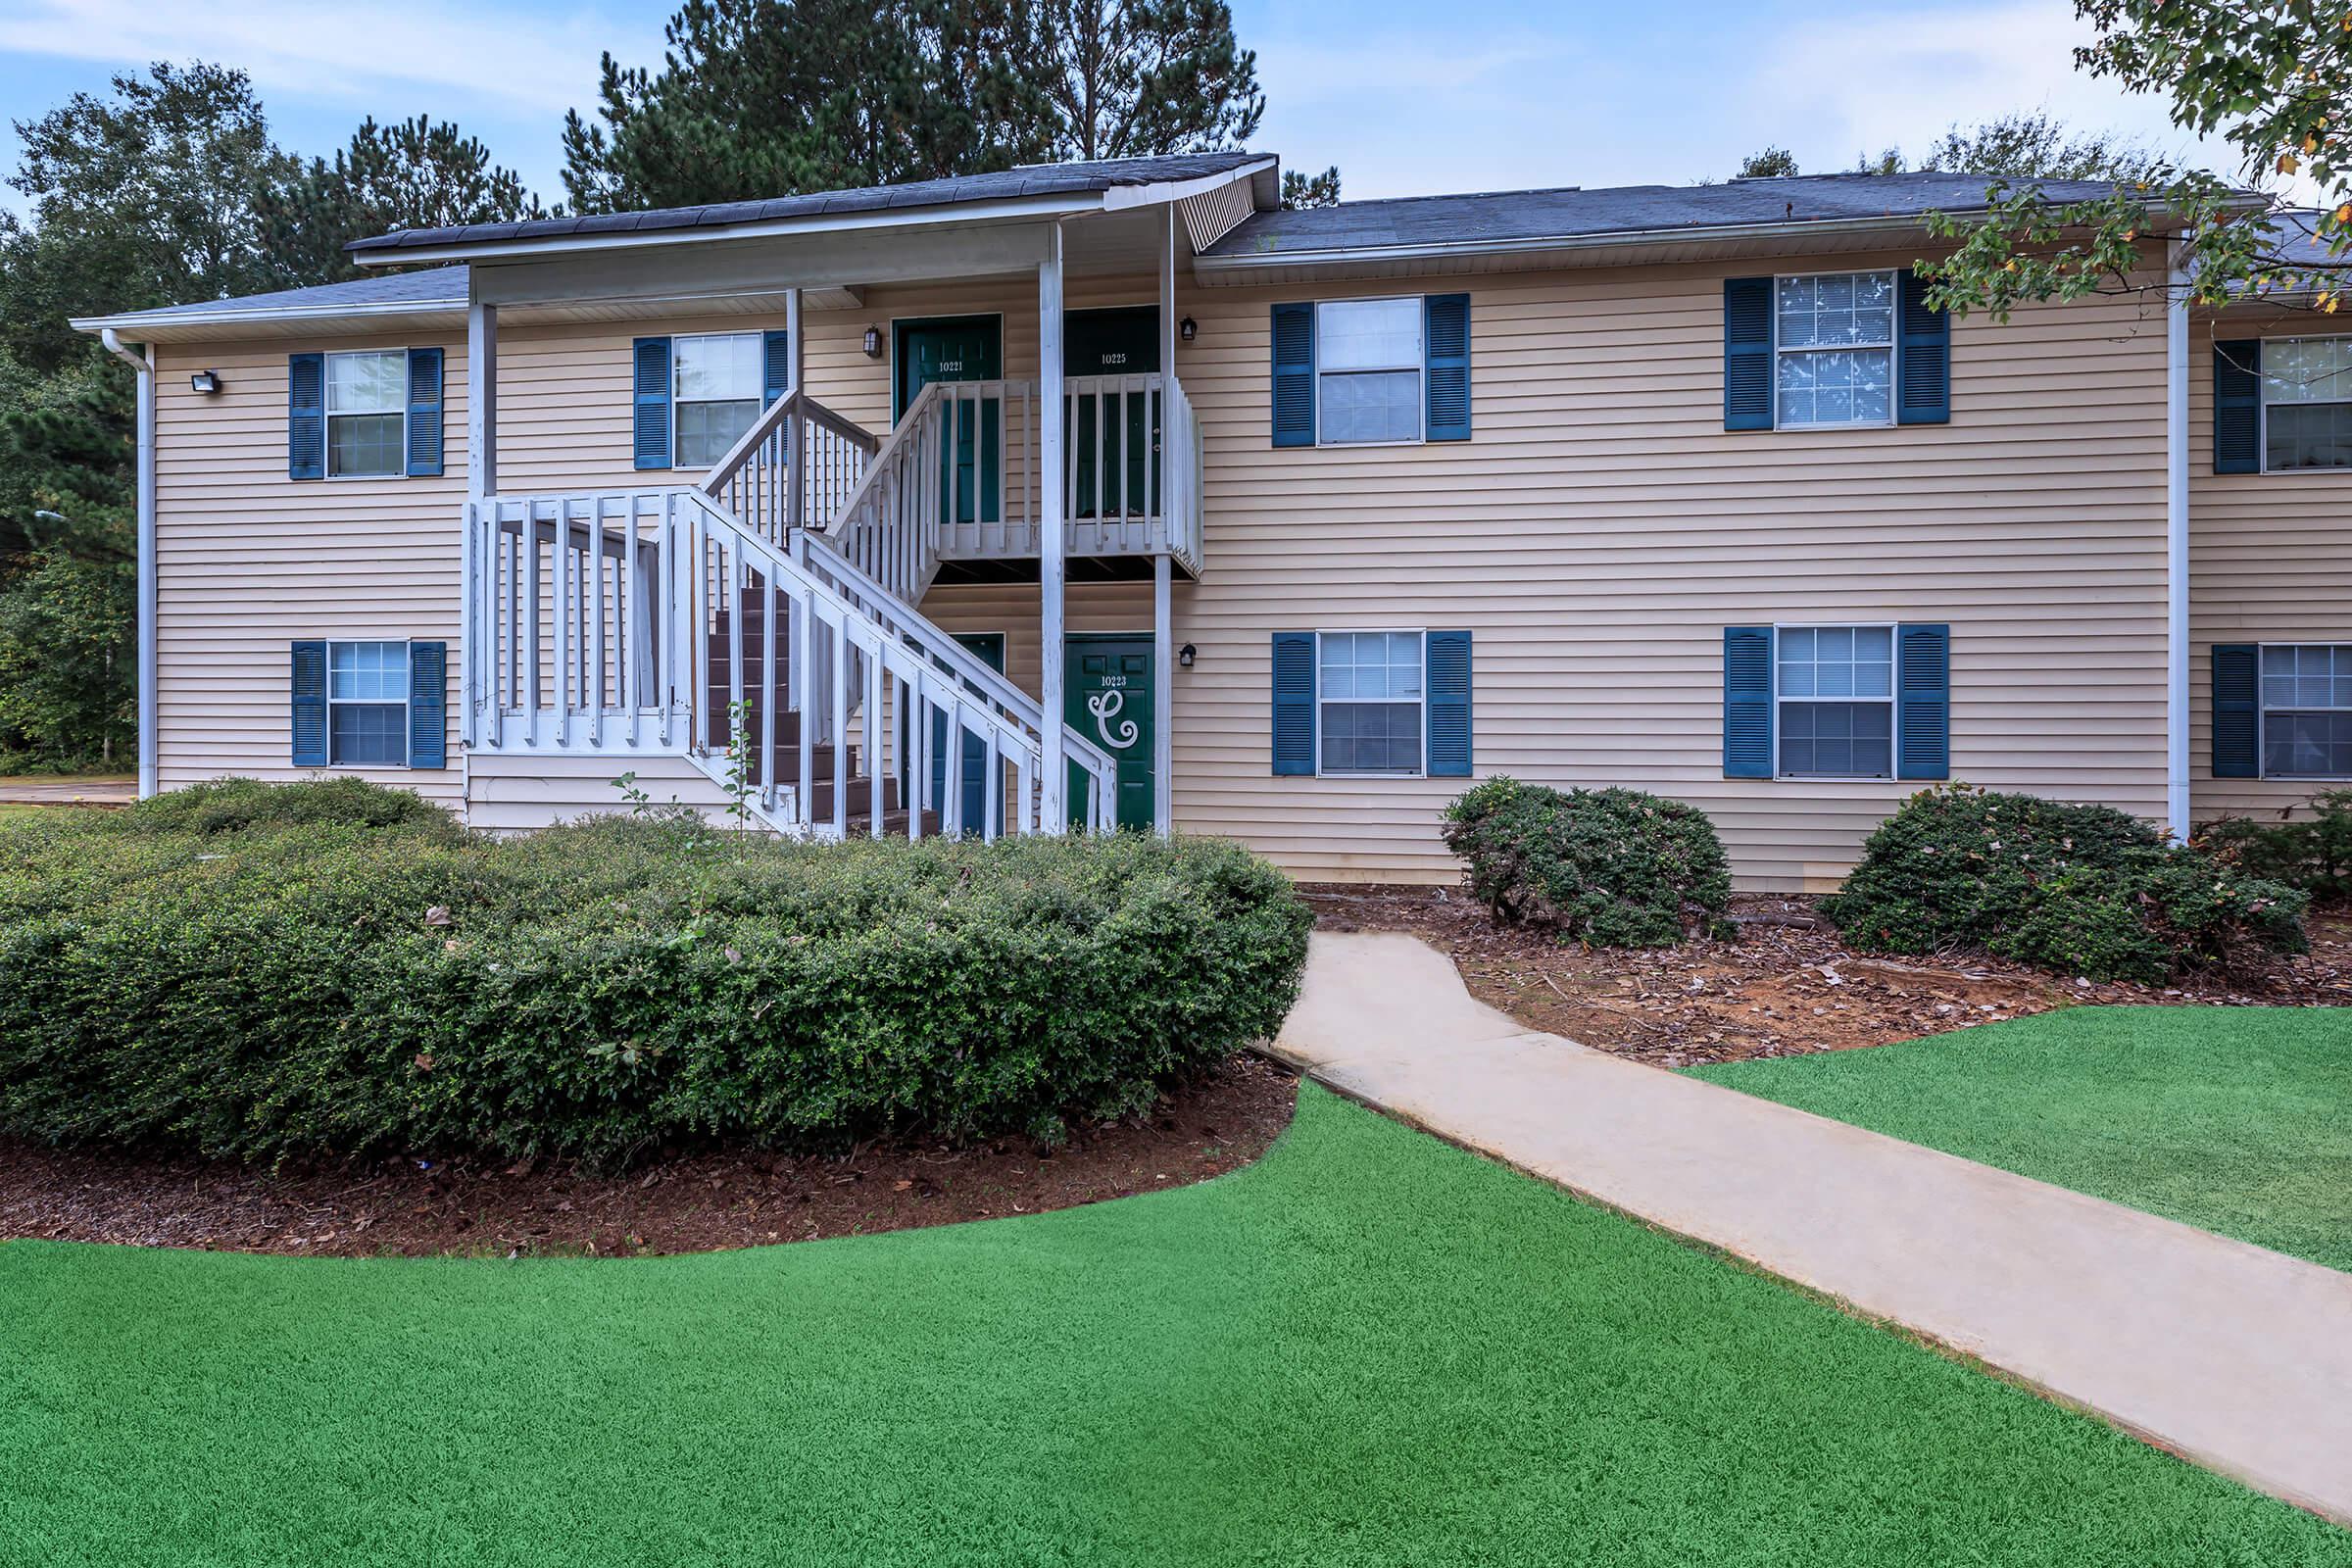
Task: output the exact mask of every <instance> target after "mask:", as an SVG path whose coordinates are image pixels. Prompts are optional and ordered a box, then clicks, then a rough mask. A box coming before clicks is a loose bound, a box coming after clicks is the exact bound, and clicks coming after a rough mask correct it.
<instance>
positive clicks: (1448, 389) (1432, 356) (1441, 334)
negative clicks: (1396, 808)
mask: <svg viewBox="0 0 2352 1568" xmlns="http://www.w3.org/2000/svg"><path fill="white" fill-rule="evenodd" d="M1421 313H1422V325H1423V329H1424V330H1423V341H1424V342H1425V343H1426V344H1427V345H1428V349H1427V354H1428V362H1429V363H1428V381H1429V422H1428V425H1427V427H1426V429H1425V430H1424V431H1423V434H1425V435H1426V436H1427V437H1428V438H1429V439H1430V440H1432V441H1467V440H1469V439H1470V296H1469V295H1467V294H1432V295H1430V296H1428V298H1426V299H1424V300H1423V301H1422V302H1421ZM1466 770H1467V768H1466V766H1465V771H1466Z"/></svg>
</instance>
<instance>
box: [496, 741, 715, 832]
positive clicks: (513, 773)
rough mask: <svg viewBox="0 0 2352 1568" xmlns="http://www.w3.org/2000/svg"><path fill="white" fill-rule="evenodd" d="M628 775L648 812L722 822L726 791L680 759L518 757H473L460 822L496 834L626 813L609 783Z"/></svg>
mask: <svg viewBox="0 0 2352 1568" xmlns="http://www.w3.org/2000/svg"><path fill="white" fill-rule="evenodd" d="M623 773H634V774H636V775H637V777H636V780H635V782H636V787H637V788H639V789H641V790H643V791H645V793H646V797H647V798H648V799H649V800H650V801H652V803H653V804H654V806H655V807H656V808H657V809H659V808H661V807H664V806H668V805H671V804H673V803H674V804H676V805H679V806H691V807H694V808H695V809H698V810H700V811H701V812H702V813H703V815H704V817H705V818H707V819H708V820H710V821H712V822H724V821H726V820H727V815H726V809H727V806H728V804H729V803H728V800H727V794H726V791H724V790H722V789H720V788H719V787H718V785H716V784H715V783H713V782H711V776H710V775H709V774H707V773H705V772H704V771H703V770H702V769H700V768H698V767H696V766H695V765H694V764H693V763H692V762H690V761H688V760H686V759H685V758H683V757H624V756H619V755H613V756H605V757H522V756H515V755H512V754H502V753H498V752H489V751H485V752H477V753H475V754H474V756H473V759H472V761H471V764H470V765H469V766H468V768H467V769H466V823H467V824H468V825H469V826H472V827H478V828H484V829H487V830H489V831H491V832H494V833H518V832H525V831H528V830H530V829H533V828H542V827H552V826H554V825H555V824H556V823H558V822H569V821H573V820H576V819H578V818H580V817H584V816H612V815H615V814H619V813H623V812H626V811H628V810H629V809H631V808H630V804H629V800H628V797H627V796H625V795H623V794H621V792H620V789H619V787H618V786H617V785H616V784H614V782H613V780H615V779H617V778H619V777H620V775H621V774H623Z"/></svg>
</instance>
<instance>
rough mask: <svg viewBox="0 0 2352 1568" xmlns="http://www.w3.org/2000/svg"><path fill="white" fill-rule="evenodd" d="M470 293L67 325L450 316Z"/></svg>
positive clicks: (172, 327)
mask: <svg viewBox="0 0 2352 1568" xmlns="http://www.w3.org/2000/svg"><path fill="white" fill-rule="evenodd" d="M465 309H466V296H465V295H463V294H453V295H451V296H450V297H449V298H447V299H432V300H377V301H373V302H371V303H368V304H362V305H331V304H330V305H267V306H251V307H247V308H245V309H237V308H234V307H226V308H223V309H221V310H218V311H143V312H142V311H133V312H130V313H128V314H126V315H123V316H76V317H73V318H71V319H68V321H67V323H66V324H67V325H69V326H71V327H73V330H74V331H76V332H101V331H104V330H105V329H106V328H108V327H110V326H111V327H113V328H114V329H115V330H116V331H118V332H122V333H126V334H128V335H129V336H131V337H133V338H136V337H137V336H138V334H139V332H140V330H141V329H143V328H144V329H148V330H154V331H179V330H182V329H185V328H189V327H209V326H251V325H254V324H257V323H260V322H269V321H305V320H319V319H327V318H332V317H386V318H390V319H401V318H403V317H411V316H446V315H448V314H449V313H450V312H452V311H457V312H460V313H463V312H464V311H465Z"/></svg>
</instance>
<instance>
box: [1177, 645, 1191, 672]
mask: <svg viewBox="0 0 2352 1568" xmlns="http://www.w3.org/2000/svg"><path fill="white" fill-rule="evenodd" d="M1176 662H1178V663H1179V664H1182V665H1183V666H1184V667H1185V668H1187V669H1190V668H1192V667H1193V645H1192V644H1191V643H1186V644H1185V645H1184V646H1183V647H1182V648H1179V649H1177V650H1176Z"/></svg>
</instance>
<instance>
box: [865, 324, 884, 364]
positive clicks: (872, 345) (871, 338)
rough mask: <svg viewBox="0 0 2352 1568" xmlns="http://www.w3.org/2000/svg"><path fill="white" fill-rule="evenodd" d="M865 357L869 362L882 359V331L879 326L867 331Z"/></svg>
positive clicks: (871, 327)
mask: <svg viewBox="0 0 2352 1568" xmlns="http://www.w3.org/2000/svg"><path fill="white" fill-rule="evenodd" d="M865 357H866V358H867V359H869V360H878V359H880V358H881V357H882V329H881V328H880V327H878V326H869V327H867V328H866V329H865Z"/></svg>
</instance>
